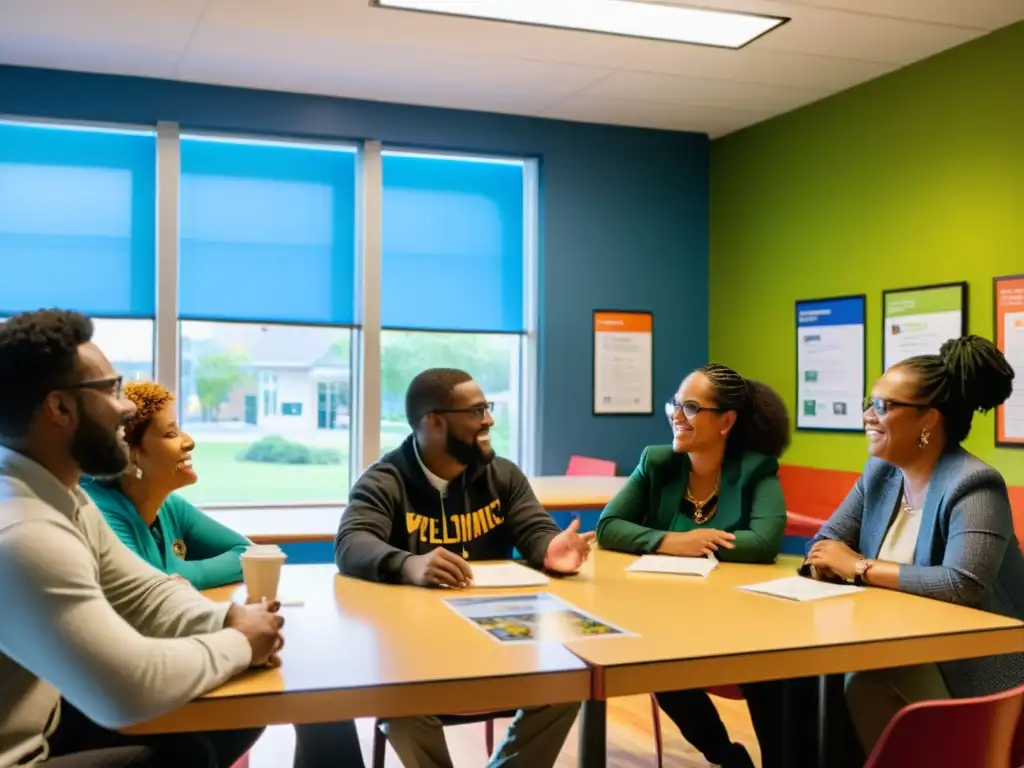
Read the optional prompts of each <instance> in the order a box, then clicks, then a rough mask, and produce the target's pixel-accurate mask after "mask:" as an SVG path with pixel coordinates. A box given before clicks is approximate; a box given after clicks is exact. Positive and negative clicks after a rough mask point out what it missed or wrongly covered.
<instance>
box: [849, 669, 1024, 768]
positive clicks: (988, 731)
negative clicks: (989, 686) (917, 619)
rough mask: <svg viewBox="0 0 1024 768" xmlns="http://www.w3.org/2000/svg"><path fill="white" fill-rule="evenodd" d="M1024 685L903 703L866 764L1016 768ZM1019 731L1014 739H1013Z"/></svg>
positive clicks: (900, 767)
mask: <svg viewBox="0 0 1024 768" xmlns="http://www.w3.org/2000/svg"><path fill="white" fill-rule="evenodd" d="M1022 708H1024V685H1022V686H1019V687H1017V688H1013V689H1011V690H1009V691H1004V692H1002V693H997V694H994V695H992V696H979V697H978V698H974V699H942V700H938V701H922V702H919V703H917V704H911V705H910V706H907V707H904V708H903V709H901V710H900V711H899V712H898V713H897V714H896V717H894V718H893V719H892V721H891V722H890V723H889V725H888V726H887V727H886V729H885V731H884V732H883V733H882V737H881V738H880V739H879V740H878V743H877V744H876V745H875V748H874V750H873V751H872V752H871V756H870V757H869V758H868V761H867V763H865V764H864V768H907V766H911V765H920V766H928V768H1018V766H1019V765H1020V760H1021V759H1024V754H1020V753H1019V752H1017V753H1013V752H1012V750H1014V749H1017V750H1020V751H1024V750H1021V748H1022V747H1024V744H1022V743H1021V739H1022V737H1021V735H1020V731H1021V730H1022V729H1024V725H1022V724H1021V723H1022V718H1021V710H1022ZM1015 735H1016V742H1015Z"/></svg>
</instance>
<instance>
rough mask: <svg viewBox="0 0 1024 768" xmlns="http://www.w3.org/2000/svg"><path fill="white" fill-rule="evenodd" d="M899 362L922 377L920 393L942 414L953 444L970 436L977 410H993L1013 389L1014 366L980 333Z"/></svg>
mask: <svg viewBox="0 0 1024 768" xmlns="http://www.w3.org/2000/svg"><path fill="white" fill-rule="evenodd" d="M897 365H899V366H901V367H904V368H909V369H911V370H913V371H916V372H917V373H918V375H919V376H920V377H921V389H920V397H921V399H922V400H924V402H925V403H927V404H928V405H930V406H931V407H932V408H935V409H936V410H937V411H938V412H939V413H941V414H942V419H943V422H944V423H945V427H946V438H947V441H948V442H949V443H950V444H956V445H959V444H960V443H962V442H963V441H964V440H965V439H966V438H967V435H968V434H969V433H970V431H971V421H972V420H973V419H974V413H975V411H979V412H981V413H985V412H987V411H990V410H992V409H993V408H995V407H996V406H998V405H1002V404H1003V403H1004V402H1006V399H1007V398H1008V397H1009V396H1010V393H1011V392H1013V368H1011V367H1010V364H1009V363H1008V362H1006V358H1005V357H1004V356H1003V353H1002V352H1000V351H999V348H998V347H996V345H995V344H993V343H992V342H991V341H989V340H988V339H983V338H982V337H981V336H961V337H960V338H958V339H950V340H949V341H947V342H946V343H945V344H943V345H942V347H941V349H939V354H937V355H918V356H916V357H911V358H908V359H906V360H904V361H902V362H901V363H898V364H897Z"/></svg>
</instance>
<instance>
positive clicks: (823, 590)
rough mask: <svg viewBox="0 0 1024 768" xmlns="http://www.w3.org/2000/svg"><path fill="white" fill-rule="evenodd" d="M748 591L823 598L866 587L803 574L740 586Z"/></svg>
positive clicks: (851, 592) (804, 599)
mask: <svg viewBox="0 0 1024 768" xmlns="http://www.w3.org/2000/svg"><path fill="white" fill-rule="evenodd" d="M740 589H745V590H747V591H748V592H760V593H761V594H763V595H771V596H773V597H782V598H785V599H786V600H797V601H799V602H805V601H807V600H822V599H824V598H826V597H842V596H843V595H852V594H854V593H855V592H863V591H864V587H857V586H854V585H852V584H830V583H829V582H827V581H816V580H815V579H808V578H805V577H803V576H789V577H787V578H785V579H775V580H774V581H764V582H761V583H760V584H748V585H747V586H745V587H740Z"/></svg>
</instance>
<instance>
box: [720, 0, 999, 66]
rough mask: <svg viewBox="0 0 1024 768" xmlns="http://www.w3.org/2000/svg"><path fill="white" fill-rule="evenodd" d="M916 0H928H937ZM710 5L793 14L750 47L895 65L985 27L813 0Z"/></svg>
mask: <svg viewBox="0 0 1024 768" xmlns="http://www.w3.org/2000/svg"><path fill="white" fill-rule="evenodd" d="M905 1H906V0H901V2H905ZM915 2H921V3H926V2H931V0H915ZM964 2H965V3H966V2H968V0H964ZM710 5H712V6H713V7H715V8H721V9H726V10H737V11H746V12H749V13H765V14H771V15H774V16H785V17H788V18H790V21H789V22H788V23H786V24H783V25H782V26H781V27H778V28H776V29H774V30H772V31H771V32H769V33H768V34H766V35H764V36H763V37H760V38H758V39H757V40H755V41H754V42H752V43H750V45H749V46H748V48H750V49H753V50H768V51H786V52H789V53H805V54H813V55H816V56H829V57H835V58H843V59H857V60H860V61H873V62H879V63H883V64H892V65H894V66H903V65H906V64H910V63H911V62H914V61H918V60H920V59H923V58H925V57H926V56H931V55H933V54H935V53H938V52H939V51H943V50H945V49H947V48H951V47H953V46H955V45H960V44H961V43H965V42H967V41H968V40H971V39H973V38H975V37H978V36H979V35H981V34H983V33H984V31H985V30H983V29H981V28H972V29H968V28H962V27H954V26H949V25H942V24H929V23H924V22H917V21H906V20H901V19H897V18H891V17H884V16H876V15H862V14H859V13H854V12H850V11H845V10H839V9H836V8H824V7H821V6H815V5H811V4H809V3H807V2H790V3H787V2H776V1H775V0H711V3H710Z"/></svg>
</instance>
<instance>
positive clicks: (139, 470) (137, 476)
mask: <svg viewBox="0 0 1024 768" xmlns="http://www.w3.org/2000/svg"><path fill="white" fill-rule="evenodd" d="M135 479H136V480H141V479H142V467H136V468H135Z"/></svg>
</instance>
